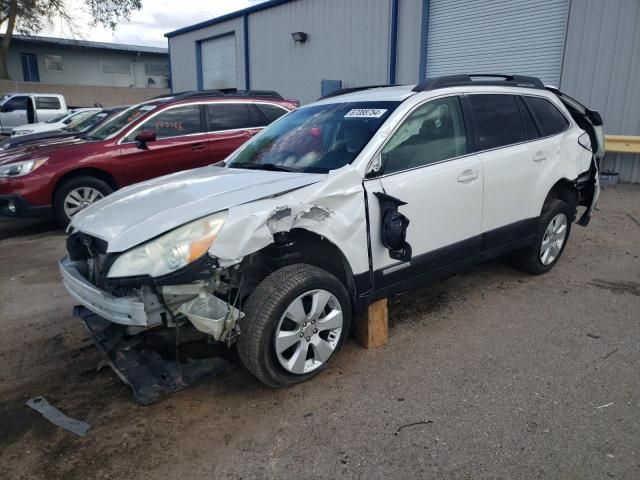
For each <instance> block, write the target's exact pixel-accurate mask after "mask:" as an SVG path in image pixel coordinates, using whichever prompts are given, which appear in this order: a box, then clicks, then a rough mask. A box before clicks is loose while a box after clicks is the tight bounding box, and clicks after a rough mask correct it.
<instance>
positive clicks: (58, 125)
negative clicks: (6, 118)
mask: <svg viewBox="0 0 640 480" xmlns="http://www.w3.org/2000/svg"><path fill="white" fill-rule="evenodd" d="M100 110H102V109H101V108H80V109H76V110H74V111H72V112H70V113H69V114H68V115H66V116H64V117H63V118H61V119H60V121H58V122H53V123H48V122H38V123H27V124H24V125H21V126H19V127H16V128H14V129H13V132H12V136H19V135H28V134H30V133H42V132H51V131H53V130H61V129H62V128H64V127H66V126H68V125H73V124H74V123H75V122H78V121H80V120H82V119H83V118H86V117H87V116H88V115H90V114H91V113H94V112H99V111H100ZM68 120H71V122H68V123H65V122H67V121H68Z"/></svg>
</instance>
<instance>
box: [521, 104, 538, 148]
mask: <svg viewBox="0 0 640 480" xmlns="http://www.w3.org/2000/svg"><path fill="white" fill-rule="evenodd" d="M518 106H519V107H520V113H521V114H522V123H523V124H524V133H525V134H526V136H527V140H535V139H537V138H540V132H539V131H538V127H537V126H536V122H535V120H534V119H533V116H532V115H531V111H530V110H529V107H527V105H526V104H525V103H524V100H522V98H518Z"/></svg>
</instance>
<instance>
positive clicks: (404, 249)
mask: <svg viewBox="0 0 640 480" xmlns="http://www.w3.org/2000/svg"><path fill="white" fill-rule="evenodd" d="M373 194H374V195H375V196H376V197H378V200H379V201H380V213H381V215H382V244H383V245H384V246H385V248H386V249H387V250H389V257H391V258H393V259H394V260H400V261H403V262H408V261H409V260H411V253H412V252H411V245H409V244H408V243H407V241H406V238H407V227H408V226H409V219H408V218H407V217H405V216H404V215H403V214H401V213H400V212H398V207H400V206H402V205H406V202H403V201H402V200H400V199H397V198H395V197H392V196H391V195H387V194H386V193H382V192H374V193H373Z"/></svg>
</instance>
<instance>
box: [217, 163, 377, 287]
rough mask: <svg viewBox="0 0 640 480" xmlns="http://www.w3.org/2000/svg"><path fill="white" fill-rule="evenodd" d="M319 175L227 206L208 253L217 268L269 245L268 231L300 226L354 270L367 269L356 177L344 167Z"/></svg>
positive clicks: (359, 184) (358, 178)
mask: <svg viewBox="0 0 640 480" xmlns="http://www.w3.org/2000/svg"><path fill="white" fill-rule="evenodd" d="M262 173H263V174H264V173H266V172H262ZM285 175H294V174H292V173H286V174H285ZM316 176H317V175H316ZM320 176H321V177H324V178H323V179H322V181H321V182H320V181H319V182H318V183H314V184H313V185H308V186H306V187H304V188H300V189H298V190H294V191H291V192H289V193H286V194H283V195H278V196H274V197H272V198H266V199H263V200H258V201H256V202H247V203H243V204H241V205H238V206H236V207H233V208H230V209H229V215H228V217H227V221H226V222H225V225H224V227H222V230H221V232H220V234H219V235H218V238H217V239H216V241H215V242H214V243H213V246H212V247H211V249H210V250H209V253H210V254H211V255H213V256H214V257H217V258H218V259H219V261H220V264H221V265H222V266H229V265H233V264H236V263H239V262H240V261H242V259H243V257H245V256H246V255H249V254H251V253H254V252H256V251H258V250H260V249H261V248H263V247H266V246H267V245H270V244H271V243H273V234H274V233H278V232H288V231H290V230H291V229H293V228H302V229H306V230H309V231H311V232H314V233H317V234H319V235H321V236H323V237H325V238H326V239H328V240H329V241H330V242H332V243H333V244H334V245H336V246H337V247H338V248H339V249H340V250H341V251H342V253H343V254H344V256H345V258H346V259H347V261H348V262H349V264H350V266H351V269H352V271H353V273H354V274H357V273H361V272H365V271H367V270H368V269H369V262H368V254H367V248H366V245H367V229H366V219H365V205H364V195H363V188H362V177H361V176H360V175H359V174H358V172H357V171H356V170H354V169H353V168H352V167H351V166H350V165H346V166H344V167H342V168H341V169H339V170H335V171H333V172H331V173H330V174H329V175H326V176H324V175H320Z"/></svg>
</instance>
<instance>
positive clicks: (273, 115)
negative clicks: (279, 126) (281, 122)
mask: <svg viewBox="0 0 640 480" xmlns="http://www.w3.org/2000/svg"><path fill="white" fill-rule="evenodd" d="M256 107H257V108H258V110H260V113H262V115H264V116H265V118H266V119H267V121H268V122H269V123H271V122H275V121H276V120H277V119H279V118H280V117H281V116H283V115H284V114H285V113H287V110H285V109H284V108H280V107H276V106H275V105H267V104H264V103H258V104H256Z"/></svg>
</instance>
